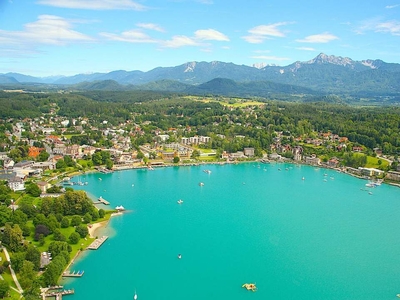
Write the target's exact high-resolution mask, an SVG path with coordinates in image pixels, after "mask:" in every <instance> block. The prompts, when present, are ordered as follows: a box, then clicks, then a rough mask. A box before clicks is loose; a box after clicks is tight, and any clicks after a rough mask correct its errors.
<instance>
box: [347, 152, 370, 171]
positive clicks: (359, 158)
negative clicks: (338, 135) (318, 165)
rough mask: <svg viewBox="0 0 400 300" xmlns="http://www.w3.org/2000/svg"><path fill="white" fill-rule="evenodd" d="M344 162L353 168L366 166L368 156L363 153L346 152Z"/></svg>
mask: <svg viewBox="0 0 400 300" xmlns="http://www.w3.org/2000/svg"><path fill="white" fill-rule="evenodd" d="M343 162H344V164H345V165H346V166H349V167H352V168H359V167H364V166H365V164H366V163H367V156H366V155H363V154H354V153H345V154H344V155H343Z"/></svg>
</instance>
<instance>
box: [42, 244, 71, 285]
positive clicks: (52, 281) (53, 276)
mask: <svg viewBox="0 0 400 300" xmlns="http://www.w3.org/2000/svg"><path fill="white" fill-rule="evenodd" d="M55 243H65V242H55ZM52 254H53V253H52ZM66 265H67V261H66V260H65V258H64V256H63V255H57V256H54V255H53V259H52V261H51V263H50V264H48V266H47V268H46V270H45V271H44V273H43V282H44V284H45V286H53V285H57V281H58V278H59V277H60V275H61V273H62V272H63V270H64V268H65V266H66Z"/></svg>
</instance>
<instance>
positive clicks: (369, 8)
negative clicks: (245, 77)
mask: <svg viewBox="0 0 400 300" xmlns="http://www.w3.org/2000/svg"><path fill="white" fill-rule="evenodd" d="M319 53H325V54H327V55H335V56H342V57H349V58H351V59H353V60H364V59H382V60H383V61H385V62H391V63H400V0H336V1H333V0H327V1H321V0H318V1H316V0H304V1H299V0H246V1H242V0H0V74H2V73H3V74H4V73H8V72H16V73H22V74H26V75H32V76H39V77H46V76H56V75H64V76H71V75H75V74H81V73H95V72H101V73H106V72H110V71H115V70H126V71H134V70H140V71H149V70H151V69H154V68H157V67H173V66H178V65H182V64H184V63H186V62H192V61H197V62H200V61H206V62H211V61H222V62H231V63H234V64H238V65H249V66H252V65H254V64H275V65H280V66H287V65H289V64H291V63H294V62H296V61H308V60H311V59H313V58H314V57H315V56H317V55H318V54H319Z"/></svg>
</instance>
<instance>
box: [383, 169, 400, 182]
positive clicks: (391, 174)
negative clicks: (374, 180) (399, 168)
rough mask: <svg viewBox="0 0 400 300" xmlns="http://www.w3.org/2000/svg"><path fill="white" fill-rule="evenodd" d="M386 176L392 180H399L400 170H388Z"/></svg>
mask: <svg viewBox="0 0 400 300" xmlns="http://www.w3.org/2000/svg"><path fill="white" fill-rule="evenodd" d="M386 178H387V179H389V180H393V181H400V172H396V171H388V172H387V174H386Z"/></svg>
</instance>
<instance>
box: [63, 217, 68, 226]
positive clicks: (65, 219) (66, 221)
mask: <svg viewBox="0 0 400 300" xmlns="http://www.w3.org/2000/svg"><path fill="white" fill-rule="evenodd" d="M68 227H69V219H68V218H67V217H63V218H62V220H61V228H68Z"/></svg>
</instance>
